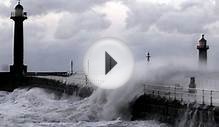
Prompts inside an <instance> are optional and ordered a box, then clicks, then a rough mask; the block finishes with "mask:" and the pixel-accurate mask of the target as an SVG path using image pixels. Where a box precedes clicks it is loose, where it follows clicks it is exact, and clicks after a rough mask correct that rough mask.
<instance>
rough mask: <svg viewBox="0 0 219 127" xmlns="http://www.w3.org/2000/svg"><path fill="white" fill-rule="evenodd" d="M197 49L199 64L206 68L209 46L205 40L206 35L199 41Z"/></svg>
mask: <svg viewBox="0 0 219 127" xmlns="http://www.w3.org/2000/svg"><path fill="white" fill-rule="evenodd" d="M197 49H198V50H199V64H200V65H201V66H206V65H207V57H208V54H207V51H208V49H209V46H208V45H207V40H205V38H204V35H202V38H201V40H199V43H198V45H197Z"/></svg>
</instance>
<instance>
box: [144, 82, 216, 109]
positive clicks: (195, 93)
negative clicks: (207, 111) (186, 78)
mask: <svg viewBox="0 0 219 127" xmlns="http://www.w3.org/2000/svg"><path fill="white" fill-rule="evenodd" d="M143 85H144V86H143V87H144V90H143V92H144V94H150V95H153V96H160V97H166V98H167V99H171V100H179V101H181V102H183V103H198V104H205V105H209V106H213V105H214V106H219V91H216V90H206V89H199V88H184V87H178V86H174V85H172V86H167V85H166V86H160V85H146V84H143Z"/></svg>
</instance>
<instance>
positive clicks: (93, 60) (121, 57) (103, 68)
mask: <svg viewBox="0 0 219 127" xmlns="http://www.w3.org/2000/svg"><path fill="white" fill-rule="evenodd" d="M133 67H134V59H133V56H132V53H131V51H130V49H129V48H128V47H127V46H126V45H125V44H124V43H123V42H122V41H120V40H117V39H114V38H104V39H101V40H98V41H97V42H95V43H94V44H93V45H92V46H91V47H90V48H89V50H88V51H87V53H86V55H85V57H84V71H85V74H86V75H87V76H88V79H89V81H90V82H91V83H92V84H93V85H96V86H98V87H100V88H103V89H115V88H118V87H121V86H123V85H125V84H126V83H127V81H128V80H129V79H130V77H131V75H132V72H133Z"/></svg>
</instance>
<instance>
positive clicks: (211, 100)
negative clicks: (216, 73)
mask: <svg viewBox="0 0 219 127" xmlns="http://www.w3.org/2000/svg"><path fill="white" fill-rule="evenodd" d="M212 93H213V91H212V90H211V98H210V100H211V102H210V103H211V104H210V105H211V106H213V102H212Z"/></svg>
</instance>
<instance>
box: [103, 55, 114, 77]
mask: <svg viewBox="0 0 219 127" xmlns="http://www.w3.org/2000/svg"><path fill="white" fill-rule="evenodd" d="M116 64H117V62H116V61H115V60H114V59H113V58H112V57H111V56H110V55H109V54H108V53H107V52H106V51H105V75H107V74H108V73H109V72H110V71H111V70H112V69H113V68H114V67H115V66H116Z"/></svg>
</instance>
